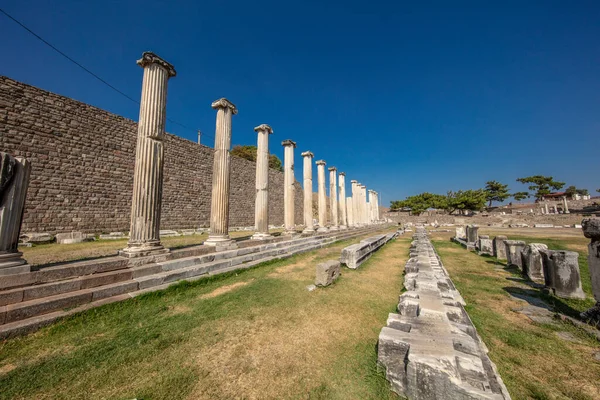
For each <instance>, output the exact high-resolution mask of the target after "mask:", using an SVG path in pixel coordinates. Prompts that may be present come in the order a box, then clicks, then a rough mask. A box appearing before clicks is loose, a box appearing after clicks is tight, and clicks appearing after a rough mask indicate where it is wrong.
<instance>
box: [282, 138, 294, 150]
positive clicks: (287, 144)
mask: <svg viewBox="0 0 600 400" xmlns="http://www.w3.org/2000/svg"><path fill="white" fill-rule="evenodd" d="M281 145H282V146H283V147H287V146H294V148H296V142H294V141H293V140H290V139H286V140H284V141H283V142H281Z"/></svg>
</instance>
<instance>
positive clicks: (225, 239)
mask: <svg viewBox="0 0 600 400" xmlns="http://www.w3.org/2000/svg"><path fill="white" fill-rule="evenodd" d="M211 107H212V108H214V109H215V110H217V122H216V128H215V159H214V162H213V178H212V199H211V203H210V232H209V234H208V239H206V241H205V242H204V244H205V245H208V246H217V247H222V248H223V247H233V246H234V243H235V242H234V241H233V240H231V238H230V237H229V178H230V173H231V168H230V163H231V155H230V154H229V149H230V147H231V117H232V116H233V115H235V114H237V112H238V111H237V108H236V107H235V105H233V103H231V102H230V101H229V100H227V99H225V98H221V99H219V100H216V101H214V102H213V103H212V105H211Z"/></svg>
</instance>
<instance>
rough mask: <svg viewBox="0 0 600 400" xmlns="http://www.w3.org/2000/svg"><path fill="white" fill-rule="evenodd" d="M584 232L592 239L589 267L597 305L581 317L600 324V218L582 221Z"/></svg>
mask: <svg viewBox="0 0 600 400" xmlns="http://www.w3.org/2000/svg"><path fill="white" fill-rule="evenodd" d="M581 226H582V229H583V234H584V235H585V237H586V238H588V239H590V244H589V245H588V268H589V271H590V277H591V279H592V293H593V294H594V299H595V300H596V305H595V306H594V307H592V308H590V309H589V310H587V311H585V312H583V313H582V314H581V317H582V318H583V319H585V320H588V321H589V322H592V323H594V324H596V325H599V324H600V218H586V219H584V220H583V221H582V223H581Z"/></svg>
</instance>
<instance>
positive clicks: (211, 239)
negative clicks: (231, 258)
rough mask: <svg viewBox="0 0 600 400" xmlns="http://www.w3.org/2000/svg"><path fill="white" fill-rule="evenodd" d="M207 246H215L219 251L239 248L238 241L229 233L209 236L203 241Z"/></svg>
mask: <svg viewBox="0 0 600 400" xmlns="http://www.w3.org/2000/svg"><path fill="white" fill-rule="evenodd" d="M202 244H203V245H205V246H215V247H216V250H217V251H222V250H232V249H237V247H238V246H237V243H236V242H235V240H233V239H231V238H230V237H229V235H222V236H217V235H215V236H210V235H209V236H208V239H206V240H205V241H204V243H202Z"/></svg>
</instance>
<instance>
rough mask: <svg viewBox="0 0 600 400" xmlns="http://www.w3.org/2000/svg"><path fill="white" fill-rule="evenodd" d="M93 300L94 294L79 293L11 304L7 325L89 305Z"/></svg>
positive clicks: (7, 309)
mask: <svg viewBox="0 0 600 400" xmlns="http://www.w3.org/2000/svg"><path fill="white" fill-rule="evenodd" d="M91 300H92V292H89V291H78V292H75V293H73V294H68V295H64V294H62V295H56V296H51V297H44V298H41V299H36V300H31V301H27V302H21V303H17V304H11V305H8V306H6V323H9V322H13V321H20V320H22V319H26V318H30V317H34V316H36V315H40V314H46V313H49V312H52V311H56V310H62V309H65V308H70V307H75V306H78V305H81V304H85V303H89V302H90V301H91Z"/></svg>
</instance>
